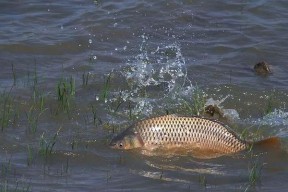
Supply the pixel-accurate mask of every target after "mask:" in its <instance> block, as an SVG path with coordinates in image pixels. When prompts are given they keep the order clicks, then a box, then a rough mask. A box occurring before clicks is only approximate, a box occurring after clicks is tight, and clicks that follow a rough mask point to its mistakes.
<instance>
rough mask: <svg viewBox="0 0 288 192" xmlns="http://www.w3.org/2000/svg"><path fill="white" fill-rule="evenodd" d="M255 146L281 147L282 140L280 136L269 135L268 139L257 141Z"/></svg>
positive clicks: (266, 147)
mask: <svg viewBox="0 0 288 192" xmlns="http://www.w3.org/2000/svg"><path fill="white" fill-rule="evenodd" d="M253 146H255V147H257V148H258V147H259V148H265V149H280V148H281V141H280V138H279V137H269V138H267V139H263V140H260V141H257V142H255V143H254V144H253Z"/></svg>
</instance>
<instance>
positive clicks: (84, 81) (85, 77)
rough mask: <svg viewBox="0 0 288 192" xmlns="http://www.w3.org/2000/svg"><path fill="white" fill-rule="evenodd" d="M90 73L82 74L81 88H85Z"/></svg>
mask: <svg viewBox="0 0 288 192" xmlns="http://www.w3.org/2000/svg"><path fill="white" fill-rule="evenodd" d="M89 77H90V73H85V72H84V73H83V74H82V86H87V85H88V81H89Z"/></svg>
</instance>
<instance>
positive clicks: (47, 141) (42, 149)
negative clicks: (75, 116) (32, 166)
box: [39, 127, 61, 159]
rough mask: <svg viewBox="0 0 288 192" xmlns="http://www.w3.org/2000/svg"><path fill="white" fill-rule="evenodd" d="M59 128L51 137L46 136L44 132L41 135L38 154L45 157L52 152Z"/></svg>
mask: <svg viewBox="0 0 288 192" xmlns="http://www.w3.org/2000/svg"><path fill="white" fill-rule="evenodd" d="M60 130H61V127H60V129H59V130H58V131H57V132H56V133H55V134H54V136H53V137H52V138H46V137H45V134H44V133H43V134H42V135H41V138H40V143H39V154H40V155H42V156H43V157H45V159H46V158H47V157H49V156H50V155H51V154H52V152H53V148H54V146H55V144H56V141H57V137H58V135H59V132H60Z"/></svg>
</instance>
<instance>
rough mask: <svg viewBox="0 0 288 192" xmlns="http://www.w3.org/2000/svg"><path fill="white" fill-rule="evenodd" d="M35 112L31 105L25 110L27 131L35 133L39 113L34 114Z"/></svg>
mask: <svg viewBox="0 0 288 192" xmlns="http://www.w3.org/2000/svg"><path fill="white" fill-rule="evenodd" d="M36 113H37V112H35V108H34V106H31V107H30V109H29V111H28V112H26V117H27V121H28V128H29V131H30V132H32V133H36V131H37V127H38V119H39V116H40V115H41V113H40V114H36Z"/></svg>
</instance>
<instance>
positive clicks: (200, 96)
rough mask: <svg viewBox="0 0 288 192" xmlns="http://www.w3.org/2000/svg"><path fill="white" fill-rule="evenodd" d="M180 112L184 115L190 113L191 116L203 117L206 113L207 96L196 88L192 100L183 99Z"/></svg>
mask: <svg viewBox="0 0 288 192" xmlns="http://www.w3.org/2000/svg"><path fill="white" fill-rule="evenodd" d="M180 103H181V104H180V109H179V110H180V111H181V112H182V113H188V114H189V115H198V116H199V115H201V114H203V113H204V111H205V103H206V99H205V94H204V92H203V91H202V90H200V89H199V88H198V86H196V87H195V88H194V90H193V93H192V98H191V99H189V100H186V99H184V98H182V99H181V102H180Z"/></svg>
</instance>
